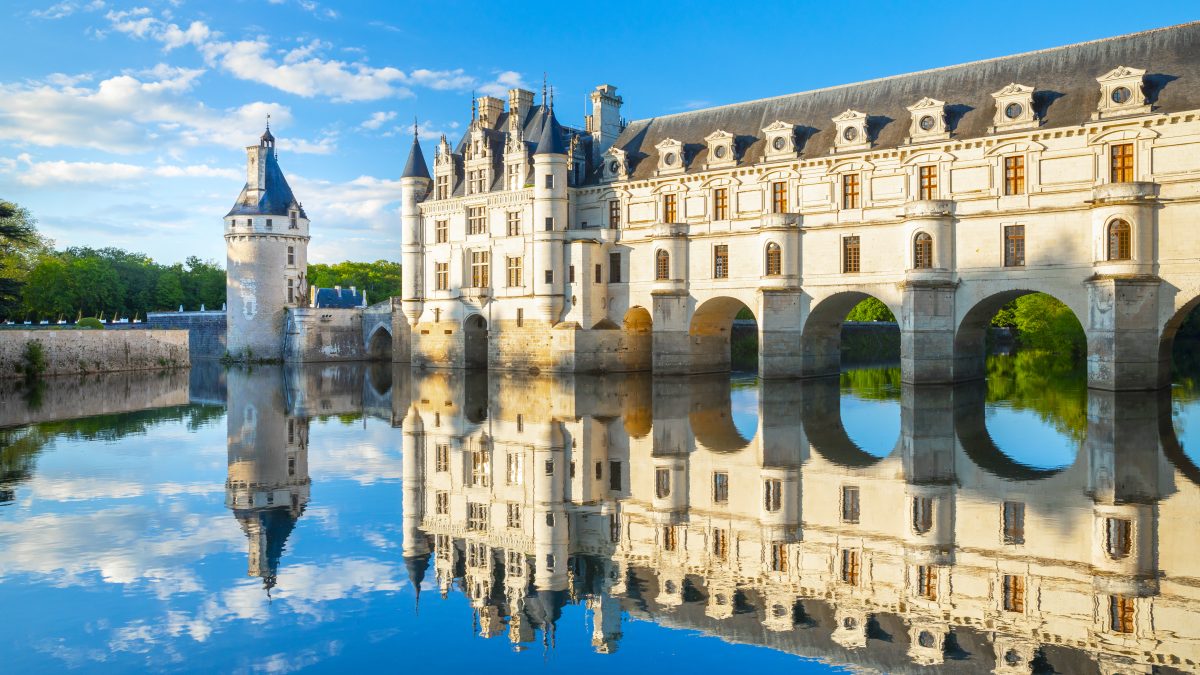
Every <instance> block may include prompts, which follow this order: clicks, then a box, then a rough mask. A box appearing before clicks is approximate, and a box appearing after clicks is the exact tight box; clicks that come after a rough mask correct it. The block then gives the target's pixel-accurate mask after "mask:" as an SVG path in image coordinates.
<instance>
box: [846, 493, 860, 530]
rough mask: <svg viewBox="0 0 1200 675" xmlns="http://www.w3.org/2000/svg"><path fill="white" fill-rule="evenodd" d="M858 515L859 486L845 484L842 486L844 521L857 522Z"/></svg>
mask: <svg viewBox="0 0 1200 675" xmlns="http://www.w3.org/2000/svg"><path fill="white" fill-rule="evenodd" d="M858 516H859V504H858V488H857V487H856V486H853V485H844V486H842V522H843V523H857V522H858Z"/></svg>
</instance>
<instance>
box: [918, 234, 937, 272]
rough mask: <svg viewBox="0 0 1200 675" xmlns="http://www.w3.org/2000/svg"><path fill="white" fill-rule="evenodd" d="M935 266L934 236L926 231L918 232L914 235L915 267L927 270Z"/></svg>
mask: <svg viewBox="0 0 1200 675" xmlns="http://www.w3.org/2000/svg"><path fill="white" fill-rule="evenodd" d="M931 267H933V237H931V236H929V234H927V233H925V232H918V233H917V236H916V237H913V268H914V269H918V270H927V269H929V268H931Z"/></svg>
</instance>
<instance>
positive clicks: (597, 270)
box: [592, 265, 604, 284]
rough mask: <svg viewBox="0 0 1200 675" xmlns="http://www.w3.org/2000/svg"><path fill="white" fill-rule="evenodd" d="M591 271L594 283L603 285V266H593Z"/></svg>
mask: <svg viewBox="0 0 1200 675" xmlns="http://www.w3.org/2000/svg"><path fill="white" fill-rule="evenodd" d="M592 271H593V274H592V276H593V277H594V278H595V281H596V283H598V284H602V283H604V266H603V265H594V266H593V269H592Z"/></svg>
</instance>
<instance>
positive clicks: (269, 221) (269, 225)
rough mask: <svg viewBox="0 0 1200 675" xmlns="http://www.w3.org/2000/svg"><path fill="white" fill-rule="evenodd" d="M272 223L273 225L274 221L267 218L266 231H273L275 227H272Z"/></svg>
mask: <svg viewBox="0 0 1200 675" xmlns="http://www.w3.org/2000/svg"><path fill="white" fill-rule="evenodd" d="M274 223H275V221H274V219H272V218H267V229H268V230H273V229H275V227H274Z"/></svg>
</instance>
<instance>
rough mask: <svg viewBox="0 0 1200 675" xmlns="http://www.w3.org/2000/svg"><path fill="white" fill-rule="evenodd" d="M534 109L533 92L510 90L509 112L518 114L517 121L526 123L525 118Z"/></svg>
mask: <svg viewBox="0 0 1200 675" xmlns="http://www.w3.org/2000/svg"><path fill="white" fill-rule="evenodd" d="M531 107H533V92H532V91H526V90H525V89H509V90H508V112H509V114H516V116H517V119H519V120H521V122H524V121H525V116H526V115H527V114H529V109H530V108H531Z"/></svg>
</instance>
